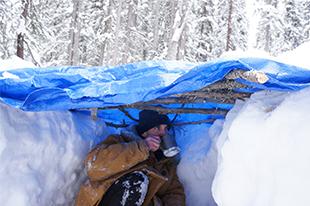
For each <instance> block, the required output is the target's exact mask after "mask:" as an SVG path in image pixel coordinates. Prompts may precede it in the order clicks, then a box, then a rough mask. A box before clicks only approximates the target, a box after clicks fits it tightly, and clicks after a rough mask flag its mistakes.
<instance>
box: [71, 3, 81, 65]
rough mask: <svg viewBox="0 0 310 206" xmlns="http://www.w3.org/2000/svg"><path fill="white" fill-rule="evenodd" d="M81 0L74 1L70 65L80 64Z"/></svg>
mask: <svg viewBox="0 0 310 206" xmlns="http://www.w3.org/2000/svg"><path fill="white" fill-rule="evenodd" d="M80 4H81V3H80V0H73V13H72V21H71V29H70V40H71V43H70V45H69V65H78V64H79V41H80V31H81V28H80V27H81V26H80V22H79V10H80V6H81V5H80Z"/></svg>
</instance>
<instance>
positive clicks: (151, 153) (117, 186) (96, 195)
mask: <svg viewBox="0 0 310 206" xmlns="http://www.w3.org/2000/svg"><path fill="white" fill-rule="evenodd" d="M169 124H170V120H169V118H168V117H167V116H166V115H160V114H159V113H158V112H156V111H153V110H143V111H141V112H140V113H139V124H138V125H137V126H134V127H133V128H132V129H131V130H127V131H126V130H125V131H123V132H122V133H121V135H111V136H109V137H107V139H106V140H104V141H103V142H102V143H101V144H100V145H98V146H97V147H96V148H94V149H93V150H92V151H91V152H90V153H89V154H88V156H87V158H86V160H85V167H86V170H87V174H88V180H87V181H86V182H85V183H84V185H82V186H81V189H80V192H79V194H78V197H77V200H76V206H95V205H96V206H118V205H126V206H134V205H137V206H140V205H142V206H150V205H153V206H161V205H162V206H183V205H185V195H184V190H183V186H182V184H181V183H180V182H179V180H178V177H177V174H176V164H174V163H173V161H171V160H172V159H170V158H166V157H164V155H163V152H162V151H161V149H160V142H161V137H163V136H164V135H165V134H166V132H167V126H168V125H169Z"/></svg>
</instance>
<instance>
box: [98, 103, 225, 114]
mask: <svg viewBox="0 0 310 206" xmlns="http://www.w3.org/2000/svg"><path fill="white" fill-rule="evenodd" d="M125 106H126V105H121V106H117V107H114V106H112V107H102V108H99V109H100V110H108V109H119V108H135V109H140V110H144V109H149V110H155V111H158V112H159V113H161V114H197V113H199V114H220V115H226V113H227V110H225V109H204V108H166V107H162V106H159V105H158V106H154V105H127V106H128V107H125ZM129 106H130V107H129Z"/></svg>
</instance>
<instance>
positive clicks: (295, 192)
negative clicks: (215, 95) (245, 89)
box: [213, 88, 310, 206]
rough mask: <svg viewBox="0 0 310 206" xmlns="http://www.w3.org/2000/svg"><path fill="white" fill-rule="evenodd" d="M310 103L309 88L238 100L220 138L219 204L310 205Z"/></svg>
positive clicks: (216, 191) (215, 192) (215, 186)
mask: <svg viewBox="0 0 310 206" xmlns="http://www.w3.org/2000/svg"><path fill="white" fill-rule="evenodd" d="M309 105H310V89H309V88H306V89H303V90H301V91H298V92H294V93H284V92H259V93H256V94H254V95H252V97H251V98H250V99H249V100H247V101H246V102H239V103H236V105H235V107H234V108H233V109H232V110H231V111H230V112H229V113H228V115H227V117H226V120H225V123H224V125H223V130H222V132H221V133H220V135H219V136H218V137H217V143H216V149H217V151H218V168H217V172H216V176H215V179H214V183H213V195H214V198H215V201H216V203H217V204H218V205H220V206H248V205H251V206H262V205H272V206H291V205H300V206H307V205H309V202H310V196H309V194H308V189H309V187H310V178H309V174H310V165H309V161H310V150H309V148H310V139H309V134H310V127H309V122H310V107H309Z"/></svg>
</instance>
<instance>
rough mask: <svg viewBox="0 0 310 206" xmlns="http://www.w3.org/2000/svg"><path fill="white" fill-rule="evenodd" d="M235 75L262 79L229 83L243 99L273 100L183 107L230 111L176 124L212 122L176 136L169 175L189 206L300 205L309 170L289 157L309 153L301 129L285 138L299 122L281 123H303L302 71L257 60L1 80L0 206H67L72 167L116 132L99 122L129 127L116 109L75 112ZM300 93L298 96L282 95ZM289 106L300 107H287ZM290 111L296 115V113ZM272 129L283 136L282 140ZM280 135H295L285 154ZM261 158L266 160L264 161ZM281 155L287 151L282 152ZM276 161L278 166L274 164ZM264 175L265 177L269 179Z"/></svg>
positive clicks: (18, 73)
mask: <svg viewBox="0 0 310 206" xmlns="http://www.w3.org/2000/svg"><path fill="white" fill-rule="evenodd" d="M234 69H242V70H249V71H250V70H257V71H261V72H264V73H265V74H266V75H267V76H268V78H269V80H268V82H266V83H265V84H255V83H252V82H247V81H245V80H241V79H238V80H237V81H239V82H241V83H243V84H245V85H249V86H251V89H247V90H246V91H245V90H243V91H242V92H250V93H254V92H258V91H260V90H269V91H273V92H267V93H266V92H264V91H261V92H258V93H256V94H255V95H256V96H253V97H252V98H251V99H250V100H247V101H246V102H237V103H236V104H235V105H230V104H214V103H208V102H206V103H205V104H199V105H197V104H191V105H186V107H190V108H191V107H199V108H221V109H226V110H230V112H229V113H228V115H227V116H226V119H225V121H224V117H223V116H221V115H216V114H213V115H212V114H210V115H193V114H188V115H179V116H177V118H176V122H182V121H193V120H202V119H208V118H217V119H218V120H217V121H216V122H215V123H214V124H213V125H208V124H203V125H196V126H193V125H191V126H184V127H178V128H177V142H178V144H179V145H180V147H181V149H182V159H181V162H180V164H179V167H178V173H179V176H180V179H181V181H182V182H183V183H184V185H185V190H186V194H187V203H188V205H211V206H212V205H217V204H218V205H225V206H226V205H227V206H232V205H236V206H237V205H238V206H242V205H292V201H289V200H294V199H296V198H297V197H298V200H299V202H298V201H297V203H299V204H298V205H306V204H305V203H309V201H308V199H307V198H306V196H303V194H304V193H298V192H299V189H303V188H306V187H307V186H310V184H308V183H307V182H305V181H301V180H302V179H303V178H306V177H307V176H306V174H307V173H309V172H310V169H309V168H308V167H306V166H305V164H303V163H305V162H307V160H308V159H307V158H308V156H309V152H307V151H305V150H300V153H298V152H295V150H299V149H300V148H305V147H306V146H310V145H309V143H308V141H307V140H306V139H305V138H303V137H304V134H309V131H307V127H306V126H305V127H303V128H302V130H301V132H297V134H296V133H293V132H294V131H298V129H300V128H298V127H297V126H300V124H296V125H294V124H288V123H289V122H291V121H289V120H294V122H295V121H296V122H299V121H302V120H305V119H304V117H303V115H301V114H305V116H307V115H306V114H307V113H306V112H308V111H307V108H305V105H306V103H308V102H307V101H309V100H307V98H306V96H307V94H308V96H310V95H309V90H308V89H304V88H306V87H308V86H309V83H310V71H309V70H306V69H303V68H299V67H295V66H291V65H286V64H282V63H279V62H275V61H271V60H267V59H257V58H255V59H254V58H246V59H245V58H243V59H234V60H227V59H226V60H224V59H222V60H218V61H214V62H210V63H207V64H191V63H184V62H166V61H152V62H139V63H135V64H128V65H122V66H118V67H114V68H109V67H104V68H103V67H91V68H84V67H54V68H44V69H42V68H28V69H18V70H7V71H3V72H0V92H1V94H0V99H1V101H2V102H3V103H5V104H6V105H5V104H3V103H1V104H0V113H1V116H0V118H1V125H0V127H1V129H0V134H1V135H0V162H1V164H2V165H3V166H2V168H1V169H0V179H1V182H2V183H3V184H1V186H0V190H1V192H0V201H1V202H2V203H5V204H4V205H72V202H73V201H74V196H75V193H76V191H77V190H78V186H79V184H80V182H81V181H83V178H84V173H83V170H82V167H81V165H82V161H83V158H84V157H85V155H86V153H87V152H88V151H89V150H90V149H91V147H93V146H94V145H95V144H96V143H97V142H99V141H101V140H102V139H103V138H105V137H106V136H107V135H108V134H109V133H112V132H117V131H114V130H113V129H112V128H108V127H106V126H105V124H104V121H109V122H114V123H120V122H123V121H125V122H126V123H132V120H130V119H128V118H127V117H126V116H125V115H124V114H123V113H120V112H118V111H117V110H104V111H102V112H100V113H99V117H101V118H99V120H97V121H93V120H91V118H90V117H89V114H87V112H84V111H81V110H80V109H83V108H91V107H104V106H116V105H121V104H128V103H134V102H138V101H147V100H151V99H154V98H160V97H166V96H169V95H172V94H178V93H183V92H189V91H193V90H197V89H200V88H202V87H205V86H207V85H210V84H212V83H214V82H217V81H220V80H222V79H223V78H224V77H225V75H226V74H227V73H229V72H230V71H232V70H234ZM299 90H302V91H300V92H299V93H297V94H295V93H292V94H291V92H292V91H299ZM257 96H258V97H260V98H258V97H257ZM279 96H280V97H279ZM294 98H297V99H300V101H298V102H296V101H292V100H291V99H294ZM266 99H268V101H266ZM286 99H289V100H287V101H286ZM283 102H287V103H283ZM283 104H286V105H288V106H287V107H284V109H282V113H281V112H274V111H279V110H280V111H281V109H278V108H282V107H283V106H282V105H283ZM8 105H10V106H8ZM178 106H179V105H171V107H178ZM293 106H297V107H298V108H299V110H298V111H297V114H296V113H294V110H293V109H292V108H293ZM14 107H15V108H14ZM16 108H17V109H16ZM232 108H233V109H232ZM69 109H70V112H69V111H68V110H69ZM22 110H24V111H22ZM288 110H289V111H291V112H292V113H293V114H291V115H292V117H294V119H290V118H287V121H286V122H285V121H283V119H285V118H283V116H282V115H284V114H283V113H285V112H287V111H288ZM129 112H130V113H131V114H132V115H133V116H137V113H138V111H136V110H133V109H131V110H129ZM298 112H299V113H300V115H299V114H298ZM308 114H309V113H308ZM247 115H249V116H250V117H248V116H247ZM277 115H278V116H277ZM243 116H245V117H243ZM273 116H274V117H273ZM308 116H309V115H308ZM173 117H174V116H171V118H173ZM269 118H271V119H273V120H269ZM103 120H104V121H103ZM242 121H245V122H242ZM257 121H259V122H257ZM236 122H237V123H236ZM240 122H241V123H242V124H241V123H240ZM308 122H309V121H308ZM258 123H260V124H258ZM280 126H281V128H286V129H284V130H283V132H282V133H283V134H282V133H280V134H281V136H279V135H278V134H279V132H278V130H279V127H280ZM265 128H267V129H265ZM281 128H280V129H281ZM255 129H256V130H255ZM266 131H269V132H268V133H267V132H266ZM280 131H281V130H280ZM286 132H289V134H291V136H292V135H294V137H295V138H294V139H295V141H294V143H295V144H294V145H293V146H294V147H292V142H291V141H292V140H291V139H290V138H285V137H287V136H285V133H286ZM253 134H255V135H253ZM263 134H264V135H263ZM266 134H268V135H266ZM261 136H264V139H263V140H264V141H261V140H262V138H261ZM275 137H276V138H275ZM282 137H283V138H282ZM245 140H247V141H245ZM279 142H280V143H281V144H280V145H281V146H282V147H279V145H278V143H279ZM274 147H276V148H277V150H276V151H277V153H276V154H273V152H274V151H275V150H274ZM261 149H262V150H261ZM290 150H291V151H290ZM261 151H264V152H266V154H265V156H264V155H262V152H261ZM287 151H290V152H291V153H289V154H286V152H287ZM285 154H286V155H285ZM270 157H273V158H270ZM288 158H289V159H288ZM266 159H268V161H265V160H266ZM287 159H288V160H290V162H289V163H288V162H287V161H286V160H287ZM296 159H298V161H295V160H296ZM280 160H281V161H280ZM275 162H277V163H278V165H276V166H274V163H275ZM293 162H294V164H292V163H293ZM257 163H259V164H257ZM277 166H279V167H277ZM284 168H290V169H284ZM259 169H261V170H259ZM284 171H285V172H284ZM296 171H299V173H298V172H296ZM270 174H273V175H271V177H269V179H268V177H267V176H268V175H270ZM290 175H291V176H295V175H298V176H299V179H298V180H297V181H293V183H294V184H293V183H292V182H289V183H292V184H293V186H294V187H291V186H289V185H285V184H288V182H285V179H293V178H290V177H291V176H290ZM214 176H215V179H214ZM308 179H309V178H308ZM262 180H264V181H262ZM270 182H273V184H272V185H270V184H268V183H270ZM282 182H283V184H284V185H283V184H282ZM281 184H282V185H281ZM270 186H271V187H270ZM283 186H287V187H283ZM265 187H268V190H267V191H266V188H265ZM212 188H213V189H212ZM281 188H282V189H281ZM283 188H286V189H283ZM294 188H295V189H294ZM296 188H298V189H296ZM212 190H213V193H212ZM257 194H258V195H257ZM287 194H290V195H287ZM298 195H299V196H298ZM214 199H215V201H214ZM215 202H216V203H217V204H216V203H215ZM288 203H290V204H288ZM295 203H296V202H295Z"/></svg>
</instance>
